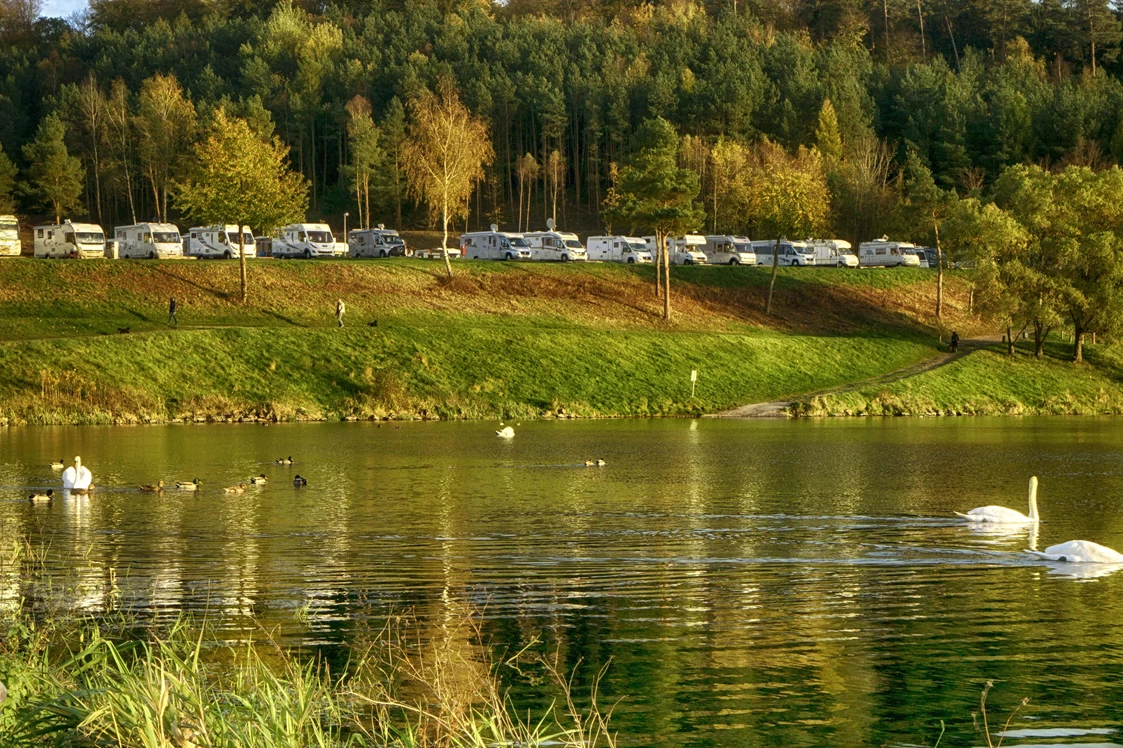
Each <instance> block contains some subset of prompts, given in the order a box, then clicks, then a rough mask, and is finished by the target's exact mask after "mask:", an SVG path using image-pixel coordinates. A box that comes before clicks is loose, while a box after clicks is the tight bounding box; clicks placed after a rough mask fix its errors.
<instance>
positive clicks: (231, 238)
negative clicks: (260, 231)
mask: <svg viewBox="0 0 1123 748" xmlns="http://www.w3.org/2000/svg"><path fill="white" fill-rule="evenodd" d="M242 242H243V243H244V244H245V247H246V257H256V256H257V242H256V241H255V240H254V238H253V232H252V231H250V227H249V226H243V227H242ZM239 252H240V249H239V247H238V227H237V225H235V224H233V223H230V224H226V225H225V226H196V227H194V228H191V229H188V230H187V236H185V237H183V253H184V254H185V255H187V256H188V257H222V258H224V259H227V260H229V259H231V258H232V257H237V256H238V254H239Z"/></svg>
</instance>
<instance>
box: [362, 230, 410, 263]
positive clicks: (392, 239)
mask: <svg viewBox="0 0 1123 748" xmlns="http://www.w3.org/2000/svg"><path fill="white" fill-rule="evenodd" d="M408 254H409V252H408V250H406V243H405V241H404V240H403V239H402V237H400V236H399V235H398V232H397V231H394V230H393V229H388V228H386V227H385V226H383V225H382V224H381V223H380V224H378V228H376V229H351V231H350V232H348V234H347V256H348V257H405V256H406V255H408Z"/></svg>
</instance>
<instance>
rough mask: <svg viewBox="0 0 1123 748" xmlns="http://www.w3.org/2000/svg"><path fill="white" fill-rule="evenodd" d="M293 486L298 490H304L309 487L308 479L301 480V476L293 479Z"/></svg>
mask: <svg viewBox="0 0 1123 748" xmlns="http://www.w3.org/2000/svg"><path fill="white" fill-rule="evenodd" d="M292 484H293V485H294V486H296V487H297V488H303V487H304V486H307V485H308V479H307V478H301V477H300V476H299V475H298V476H296V477H295V478H293V479H292Z"/></svg>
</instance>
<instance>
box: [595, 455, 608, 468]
mask: <svg viewBox="0 0 1123 748" xmlns="http://www.w3.org/2000/svg"><path fill="white" fill-rule="evenodd" d="M607 464H608V463H607V462H605V461H604V460H602V459H601V458H599V457H598V458H597V467H604V466H605V465H607Z"/></svg>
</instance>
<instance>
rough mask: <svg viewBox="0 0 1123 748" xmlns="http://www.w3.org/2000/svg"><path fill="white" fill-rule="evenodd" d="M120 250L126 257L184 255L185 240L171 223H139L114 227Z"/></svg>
mask: <svg viewBox="0 0 1123 748" xmlns="http://www.w3.org/2000/svg"><path fill="white" fill-rule="evenodd" d="M113 238H114V239H116V240H117V245H118V247H119V249H118V251H119V252H120V255H121V257H122V258H124V259H128V258H138V257H147V258H148V259H150V260H155V259H157V258H159V259H163V258H165V257H182V256H183V240H182V239H181V238H180V236H179V229H178V228H176V227H175V226H173V225H172V224H170V223H138V224H136V225H134V226H118V227H117V228H115V229H113Z"/></svg>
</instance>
